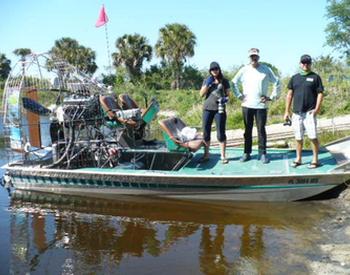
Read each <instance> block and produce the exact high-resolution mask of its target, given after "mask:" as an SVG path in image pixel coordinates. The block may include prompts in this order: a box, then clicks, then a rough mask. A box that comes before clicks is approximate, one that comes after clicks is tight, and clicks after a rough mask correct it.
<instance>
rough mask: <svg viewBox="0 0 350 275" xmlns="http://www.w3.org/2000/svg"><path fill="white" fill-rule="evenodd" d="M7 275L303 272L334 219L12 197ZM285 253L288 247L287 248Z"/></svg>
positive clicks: (270, 207) (305, 209) (240, 207)
mask: <svg viewBox="0 0 350 275" xmlns="http://www.w3.org/2000/svg"><path fill="white" fill-rule="evenodd" d="M11 209H12V215H11V242H12V255H11V272H13V273H15V274H16V273H21V274H23V273H25V272H31V273H33V272H34V273H47V272H48V271H50V273H51V274H56V273H57V274H61V273H65V274H73V273H113V272H116V271H118V272H120V273H123V274H132V273H137V274H154V273H156V272H157V273H167V274H196V273H203V274H225V273H236V272H237V273H241V272H243V271H249V272H253V273H261V274H264V273H271V271H272V270H273V271H278V270H279V271H281V272H288V271H291V270H293V271H295V269H297V270H299V271H300V272H303V271H306V270H307V266H306V264H305V261H304V259H303V258H302V257H299V258H294V259H292V260H290V257H289V260H287V258H288V257H287V256H289V254H290V253H294V254H295V253H296V254H302V256H303V257H304V256H305V255H307V254H308V253H309V252H310V250H311V249H312V248H311V247H310V244H312V243H313V242H315V241H317V239H318V238H320V235H319V233H318V232H317V230H316V229H315V225H317V224H318V223H319V222H321V221H322V219H324V218H325V217H327V216H328V215H329V214H331V213H333V212H334V209H332V208H331V207H330V206H329V205H327V204H322V203H312V202H309V203H307V202H303V203H286V204H280V203H279V204H276V203H273V204H261V203H244V204H242V203H204V202H203V203H200V202H183V201H174V200H160V199H153V200H151V199H137V200H136V199H133V200H130V198H120V200H118V201H108V200H98V199H89V198H80V197H67V196H57V195H47V194H45V195H43V194H38V193H27V192H21V193H19V192H17V193H15V195H14V197H13V199H12V201H11ZM287 247H288V248H287Z"/></svg>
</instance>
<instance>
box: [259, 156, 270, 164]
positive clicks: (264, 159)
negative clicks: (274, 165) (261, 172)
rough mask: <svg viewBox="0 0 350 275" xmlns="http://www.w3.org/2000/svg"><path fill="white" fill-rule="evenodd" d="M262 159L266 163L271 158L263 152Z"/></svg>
mask: <svg viewBox="0 0 350 275" xmlns="http://www.w3.org/2000/svg"><path fill="white" fill-rule="evenodd" d="M260 160H261V162H262V163H264V164H266V163H269V162H270V160H269V158H268V157H267V155H266V154H262V155H261V156H260Z"/></svg>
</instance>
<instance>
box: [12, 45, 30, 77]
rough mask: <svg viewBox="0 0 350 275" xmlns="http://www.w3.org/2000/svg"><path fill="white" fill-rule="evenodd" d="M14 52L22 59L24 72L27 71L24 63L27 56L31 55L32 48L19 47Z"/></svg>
mask: <svg viewBox="0 0 350 275" xmlns="http://www.w3.org/2000/svg"><path fill="white" fill-rule="evenodd" d="M13 53H14V54H15V55H17V56H19V57H20V61H21V62H22V72H23V74H24V71H25V64H24V63H25V61H26V56H27V55H30V54H31V53H32V50H31V49H28V48H19V49H15V50H14V51H13Z"/></svg>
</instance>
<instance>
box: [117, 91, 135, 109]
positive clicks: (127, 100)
mask: <svg viewBox="0 0 350 275" xmlns="http://www.w3.org/2000/svg"><path fill="white" fill-rule="evenodd" d="M118 99H119V101H120V103H121V105H122V109H123V110H128V109H134V108H138V107H139V106H138V105H137V104H136V102H135V101H134V100H133V99H132V98H131V97H130V96H129V95H128V94H120V95H119V97H118Z"/></svg>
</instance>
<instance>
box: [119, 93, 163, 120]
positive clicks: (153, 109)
mask: <svg viewBox="0 0 350 275" xmlns="http://www.w3.org/2000/svg"><path fill="white" fill-rule="evenodd" d="M118 98H119V101H120V102H121V105H122V109H123V110H129V109H134V108H139V107H138V105H137V103H136V102H135V101H134V100H133V99H132V98H131V97H130V96H129V95H128V94H120V95H119V97H118ZM159 109H160V108H159V103H158V101H157V100H156V99H155V98H152V99H151V104H149V105H148V107H147V108H146V109H144V110H142V111H141V118H142V120H143V121H144V122H145V123H146V124H148V123H150V122H151V121H152V120H153V119H154V118H155V117H156V115H157V113H158V112H159Z"/></svg>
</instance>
